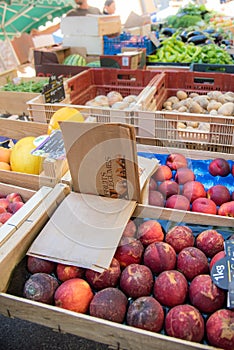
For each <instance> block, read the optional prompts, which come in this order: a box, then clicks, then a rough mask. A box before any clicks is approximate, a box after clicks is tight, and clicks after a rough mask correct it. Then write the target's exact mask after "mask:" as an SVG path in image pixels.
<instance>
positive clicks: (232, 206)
mask: <svg viewBox="0 0 234 350" xmlns="http://www.w3.org/2000/svg"><path fill="white" fill-rule="evenodd" d="M218 215H221V216H229V217H231V218H233V217H234V201H231V202H227V203H223V204H221V205H220V207H219V209H218Z"/></svg>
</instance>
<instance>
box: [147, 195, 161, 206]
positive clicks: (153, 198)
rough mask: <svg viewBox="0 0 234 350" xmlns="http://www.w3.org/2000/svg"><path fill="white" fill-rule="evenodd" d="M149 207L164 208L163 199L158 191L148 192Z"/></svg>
mask: <svg viewBox="0 0 234 350" xmlns="http://www.w3.org/2000/svg"><path fill="white" fill-rule="evenodd" d="M149 205H154V206H156V207H164V197H163V195H162V193H161V192H159V191H149Z"/></svg>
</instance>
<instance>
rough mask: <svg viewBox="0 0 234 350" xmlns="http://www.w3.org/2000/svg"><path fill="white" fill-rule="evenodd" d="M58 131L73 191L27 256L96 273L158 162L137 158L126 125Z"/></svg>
mask: <svg viewBox="0 0 234 350" xmlns="http://www.w3.org/2000/svg"><path fill="white" fill-rule="evenodd" d="M60 128H61V130H62V134H63V140H64V145H65V150H66V155H67V159H68V163H69V168H70V172H71V177H72V181H73V189H74V191H75V192H72V193H71V194H70V195H68V196H67V197H66V198H65V200H64V201H63V202H62V204H61V205H60V206H59V208H58V209H57V210H56V211H55V213H54V214H53V216H52V217H51V219H50V220H49V222H48V223H47V225H46V226H45V227H44V229H43V230H42V231H41V232H40V234H39V235H38V237H37V238H36V240H35V241H34V243H33V244H32V246H31V247H30V249H29V250H28V253H27V254H28V255H33V256H37V257H40V258H44V259H48V260H52V261H55V262H60V263H63V264H67V265H75V266H80V267H84V268H90V269H93V270H95V271H99V272H102V271H103V270H104V269H107V268H108V267H109V266H110V264H111V260H112V259H113V256H114V254H115V251H116V248H117V246H118V243H119V241H120V238H121V236H122V233H123V231H124V228H125V227H126V224H127V222H128V221H129V219H130V218H131V216H132V214H133V211H134V209H135V207H136V201H140V200H141V190H142V189H143V188H144V185H145V184H146V183H147V180H148V179H149V177H150V175H151V173H152V172H153V171H155V168H156V167H157V166H158V164H159V162H158V161H157V159H147V158H144V157H139V159H138V158H137V152H136V138H135V128H134V127H133V126H132V125H128V124H118V123H113V124H111V123H107V124H99V123H91V122H90V123H77V122H70V121H69V122H67V121H65V122H60ZM141 158H142V159H141ZM138 161H139V164H138ZM78 192H79V193H78ZM108 197H109V198H108Z"/></svg>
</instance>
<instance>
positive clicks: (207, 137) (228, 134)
mask: <svg viewBox="0 0 234 350" xmlns="http://www.w3.org/2000/svg"><path fill="white" fill-rule="evenodd" d="M178 90H184V91H186V92H187V93H191V92H196V93H198V94H200V95H204V94H206V93H208V92H210V91H221V92H227V91H234V79H233V75H231V74H225V73H219V74H218V73H201V72H175V71H170V72H169V71H168V72H166V71H165V72H163V73H162V74H161V75H160V77H159V78H158V79H157V81H156V86H155V91H156V92H155V96H154V97H155V102H156V111H155V112H147V111H146V112H144V111H134V118H133V119H134V122H133V123H134V125H135V126H136V128H137V136H138V137H139V138H140V139H141V142H145V143H149V144H155V145H157V146H165V147H180V148H184V147H186V148H189V149H201V150H207V151H216V152H225V153H233V151H234V117H233V116H231V117H230V116H228V117H227V116H222V115H218V116H214V115H210V114H195V113H180V112H175V111H171V112H169V111H164V110H163V111H161V110H162V107H163V103H164V102H165V101H166V99H167V98H168V97H170V96H174V95H176V92H177V91H178ZM189 121H190V122H193V123H195V124H196V125H197V126H198V127H197V128H191V129H182V128H180V125H182V124H180V123H183V124H185V123H188V122H189ZM156 140H157V141H156Z"/></svg>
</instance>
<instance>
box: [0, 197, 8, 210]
mask: <svg viewBox="0 0 234 350" xmlns="http://www.w3.org/2000/svg"><path fill="white" fill-rule="evenodd" d="M9 204H10V203H9V201H8V199H6V198H0V207H3V208H5V209H7V208H8V205H9Z"/></svg>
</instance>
